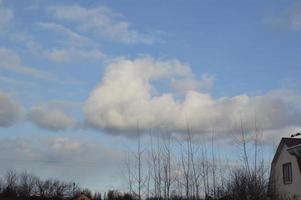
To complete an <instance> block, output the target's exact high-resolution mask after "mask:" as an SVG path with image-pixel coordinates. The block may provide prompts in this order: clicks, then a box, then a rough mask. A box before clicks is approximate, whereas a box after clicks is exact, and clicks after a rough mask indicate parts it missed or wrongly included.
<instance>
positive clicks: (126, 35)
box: [49, 5, 153, 43]
mask: <svg viewBox="0 0 301 200" xmlns="http://www.w3.org/2000/svg"><path fill="white" fill-rule="evenodd" d="M49 12H50V13H51V14H52V15H53V16H54V17H55V18H57V19H60V20H65V21H68V22H72V23H75V24H76V26H77V29H78V30H81V31H84V32H87V31H88V32H92V33H95V34H96V35H99V36H104V37H107V38H110V39H112V40H114V41H119V42H123V43H152V42H153V39H152V38H151V37H149V36H146V35H143V34H140V33H138V32H137V31H135V30H133V29H131V28H130V23H129V22H128V21H125V20H122V19H121V16H120V14H117V13H114V12H112V11H111V10H110V9H108V8H105V7H101V6H100V7H95V8H85V7H81V6H79V5H72V6H69V5H68V6H52V7H50V8H49Z"/></svg>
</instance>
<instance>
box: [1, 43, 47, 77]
mask: <svg viewBox="0 0 301 200" xmlns="http://www.w3.org/2000/svg"><path fill="white" fill-rule="evenodd" d="M0 68H2V69H6V70H11V71H14V72H16V73H19V74H24V75H27V76H31V77H35V78H39V79H43V80H50V79H52V75H51V74H49V73H48V72H45V71H43V70H38V69H35V68H32V67H27V66H24V65H23V64H22V60H21V58H20V56H19V55H18V54H17V53H16V52H14V51H13V50H10V49H7V48H1V47H0Z"/></svg>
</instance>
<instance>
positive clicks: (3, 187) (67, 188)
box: [0, 171, 131, 200]
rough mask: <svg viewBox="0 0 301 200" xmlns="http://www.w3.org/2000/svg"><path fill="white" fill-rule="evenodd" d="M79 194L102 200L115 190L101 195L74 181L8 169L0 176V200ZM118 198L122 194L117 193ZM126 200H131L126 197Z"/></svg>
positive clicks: (53, 199) (58, 199)
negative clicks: (44, 177) (47, 177)
mask: <svg viewBox="0 0 301 200" xmlns="http://www.w3.org/2000/svg"><path fill="white" fill-rule="evenodd" d="M80 194H84V195H86V196H87V197H89V198H90V199H91V200H102V199H108V197H110V198H111V199H112V197H114V198H115V196H116V194H117V193H116V192H115V191H108V192H107V193H105V195H103V196H102V194H101V193H98V192H96V193H92V192H91V190H89V189H86V188H81V187H79V185H78V184H77V183H75V182H64V181H61V180H58V179H52V178H49V179H45V180H43V179H41V178H39V177H38V176H36V175H34V174H31V173H27V172H21V173H17V172H15V171H8V172H7V173H6V174H5V175H3V177H0V199H1V200H69V199H74V198H75V197H77V196H79V195H80ZM118 196H119V198H120V197H121V196H122V197H123V195H121V193H118ZM126 199H127V200H131V199H129V198H127V196H126Z"/></svg>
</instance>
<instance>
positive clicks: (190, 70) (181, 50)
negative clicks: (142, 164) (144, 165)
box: [0, 0, 301, 189]
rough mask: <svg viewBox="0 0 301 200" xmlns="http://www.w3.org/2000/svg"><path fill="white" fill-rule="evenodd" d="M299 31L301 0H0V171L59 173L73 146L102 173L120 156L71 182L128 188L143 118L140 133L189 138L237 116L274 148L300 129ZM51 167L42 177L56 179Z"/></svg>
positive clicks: (232, 130) (225, 128)
mask: <svg viewBox="0 0 301 200" xmlns="http://www.w3.org/2000/svg"><path fill="white" fill-rule="evenodd" d="M300 33H301V4H300V3H298V1H282V2H275V1H272V0H271V1H252V2H243V1H189V2H187V1H185V2H184V1H180V0H179V1H178V0H176V1H160V0H155V1H137V0H136V1H134V0H127V1H92V0H88V1H87V0H85V1H40V0H32V1H17V0H12V1H8V0H2V1H0V108H1V110H3V112H0V141H1V142H2V143H4V144H7V146H6V147H5V148H4V149H3V150H1V152H5V153H2V154H3V155H2V154H0V156H1V157H2V158H3V159H8V160H9V159H11V160H13V161H14V162H11V161H8V164H7V165H6V166H3V167H2V168H1V169H0V171H1V172H2V173H3V172H4V171H5V170H7V169H8V168H17V169H26V170H29V169H30V168H31V167H32V165H35V164H32V162H30V159H33V160H35V162H37V163H39V162H46V161H45V160H43V158H45V157H46V158H49V159H50V160H51V159H53V160H55V161H57V163H58V165H60V162H61V161H62V160H66V158H65V157H60V156H59V153H58V152H60V151H62V152H65V153H66V152H67V153H66V157H68V155H69V154H68V152H69V151H70V152H72V149H73V148H83V149H81V150H79V152H78V157H80V156H82V155H84V154H85V153H86V154H89V155H90V156H87V157H86V158H85V159H87V160H85V161H86V162H89V159H90V158H91V159H92V160H93V159H96V161H95V160H94V161H92V162H95V163H100V165H102V164H101V159H108V158H107V154H108V153H107V152H109V151H110V152H111V151H112V152H113V153H112V154H113V155H114V156H111V157H110V156H109V157H110V158H111V160H112V161H111V162H109V164H111V165H109V166H104V167H103V168H102V169H103V171H104V172H103V173H100V174H99V175H98V176H91V174H89V171H91V172H95V171H96V169H97V167H95V166H94V168H93V169H94V171H93V170H86V171H87V174H86V176H80V177H76V178H75V179H76V180H80V179H82V178H83V177H85V179H86V180H85V181H83V182H84V184H85V185H87V186H89V187H92V188H94V189H96V188H106V187H110V185H109V186H108V185H107V183H104V182H109V181H111V182H112V180H114V181H115V182H116V183H118V184H116V185H121V184H122V183H121V182H122V180H121V178H118V177H117V178H116V177H114V176H113V175H108V174H116V173H115V171H116V170H117V171H118V169H119V168H120V167H116V166H117V165H118V164H120V163H119V161H116V160H120V158H122V157H123V154H122V153H123V151H124V146H131V145H133V144H134V143H135V140H134V139H133V138H135V137H133V135H134V134H133V132H135V125H136V124H137V123H138V121H139V123H140V126H141V127H140V128H141V130H143V131H147V130H150V129H154V130H157V129H160V130H162V127H168V129H169V130H170V132H172V133H174V134H175V135H177V136H181V135H182V134H183V132H185V127H186V125H187V121H188V123H189V124H190V125H191V128H192V131H193V133H194V134H195V136H196V137H200V138H202V137H204V138H206V136H207V135H208V134H210V130H211V128H212V127H215V128H216V129H217V137H219V138H229V136H230V138H232V137H234V136H235V135H237V133H238V132H239V131H238V128H237V126H238V125H237V124H238V119H239V113H240V114H242V115H243V120H244V122H245V126H246V129H247V130H248V131H249V132H251V130H252V128H254V127H253V124H254V123H253V120H254V119H255V118H256V117H257V118H258V121H259V122H260V123H261V124H260V128H261V130H262V132H263V133H264V136H263V140H264V142H265V143H268V144H269V145H270V144H272V143H273V142H276V143H277V141H279V140H280V137H281V136H288V135H289V134H290V133H291V132H296V131H298V130H300V121H301V104H300V102H301V101H300V99H301V94H300V92H301V90H300V89H301V87H300V85H301V81H300V80H301V79H300V78H301V72H300V63H301V57H300V55H299V54H300V49H301V40H300ZM185 121H186V122H185ZM185 123H186V125H185ZM204 138H203V139H204ZM272 138H273V139H274V140H273V141H272ZM24 141H26V142H25V144H24ZM221 142H222V141H221ZM9 144H11V145H13V144H15V145H17V146H18V149H21V150H20V151H21V152H20V151H19V150H18V151H17V150H15V149H14V147H15V146H9ZM95 144H97V145H95ZM124 144H127V145H124ZM87 145H88V146H89V145H90V146H91V148H86V146H87ZM116 147H117V148H116ZM23 148H25V149H27V150H28V151H27V152H28V154H26V153H24V152H22V149H23ZM65 148H66V149H65ZM68 148H69V149H68ZM0 149H1V147H0ZM70 149H71V150H70ZM35 151H38V152H40V153H39V154H38V155H37V154H35V153H33V152H35ZM226 151H229V152H231V150H230V147H227V150H226ZM25 152H26V151H25ZM95 152H100V154H101V156H100V158H94V157H95V155H97V153H95ZM7 154H9V155H11V156H10V158H7V157H5V156H6V155H7ZM20 158H24V160H25V161H20ZM114 158H115V160H114ZM26 160H27V161H28V160H29V161H28V162H27V161H26ZM46 160H47V159H46ZM67 161H68V159H67ZM68 162H69V161H68ZM77 162H79V161H77V160H75V161H73V160H72V159H71V160H70V162H69V163H71V164H72V163H77ZM20 163H21V164H20ZM33 163H34V162H33ZM62 165H64V164H62ZM112 165H114V166H115V171H114V172H112V171H111V172H110V173H105V170H108V169H110V168H111V167H112ZM50 166H51V165H49V169H48V170H47V169H43V170H42V169H41V167H38V169H39V170H37V172H38V173H39V174H40V175H41V176H45V177H47V176H51V175H53V176H55V174H53V172H52V173H51V171H53V170H52V169H51V167H50ZM79 171H80V170H78V169H74V170H73V171H72V173H70V174H68V175H65V176H63V174H65V171H64V170H61V171H58V172H57V174H59V175H58V176H60V175H61V176H63V177H64V178H66V179H71V178H74V177H75V175H74V174H77V173H79ZM109 171H110V170H109ZM91 177H92V178H91ZM93 177H97V178H99V179H102V180H104V181H98V179H97V178H94V179H93ZM112 177H114V178H112ZM112 185H113V184H112Z"/></svg>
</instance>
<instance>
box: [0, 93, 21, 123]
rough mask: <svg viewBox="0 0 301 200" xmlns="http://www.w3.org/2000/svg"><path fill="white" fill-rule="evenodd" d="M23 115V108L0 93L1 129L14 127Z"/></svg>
mask: <svg viewBox="0 0 301 200" xmlns="http://www.w3.org/2000/svg"><path fill="white" fill-rule="evenodd" d="M20 115H21V107H20V106H19V105H18V104H17V103H16V102H15V101H14V100H13V99H12V98H10V97H9V96H8V95H6V94H5V93H3V92H1V91H0V127H9V126H12V125H13V124H14V123H15V122H16V121H18V119H19V117H20Z"/></svg>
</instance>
